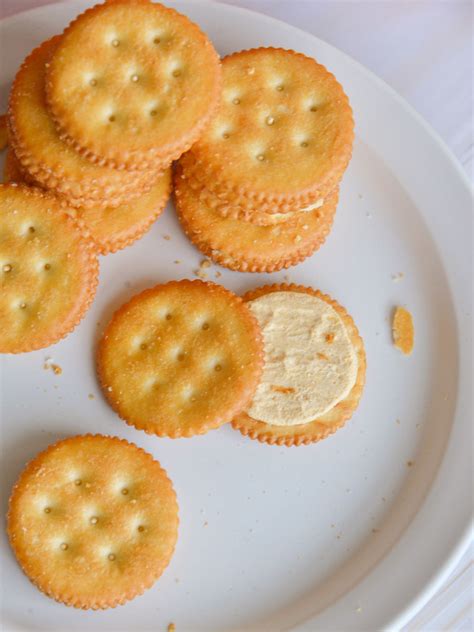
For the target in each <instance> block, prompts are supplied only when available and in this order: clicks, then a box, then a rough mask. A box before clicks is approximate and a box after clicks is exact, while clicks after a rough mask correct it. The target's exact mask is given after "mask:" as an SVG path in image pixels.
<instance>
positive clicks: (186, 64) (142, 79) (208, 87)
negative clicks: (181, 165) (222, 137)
mask: <svg viewBox="0 0 474 632" xmlns="http://www.w3.org/2000/svg"><path fill="white" fill-rule="evenodd" d="M220 87H221V84H220V61H219V57H218V55H217V53H216V51H215V50H214V48H213V46H212V44H211V42H210V41H209V39H208V38H207V37H206V36H205V35H204V33H203V32H202V31H201V30H200V29H199V28H198V27H197V25H196V24H194V23H193V22H191V21H190V20H189V19H188V18H187V17H185V16H184V15H181V14H180V13H178V12H177V11H174V10H173V9H169V8H167V7H164V6H163V5H161V4H154V3H151V2H148V0H116V1H114V2H108V3H105V4H100V5H97V6H95V7H93V8H92V9H89V10H87V11H86V12H85V13H83V14H81V15H80V16H79V17H78V18H76V19H75V20H74V21H73V22H72V23H71V24H70V25H69V27H68V28H67V29H66V30H65V32H64V34H63V36H62V39H61V41H60V43H59V45H58V47H57V49H56V51H55V53H54V55H53V56H52V58H51V61H50V63H49V67H48V69H47V79H46V94H47V100H48V104H49V107H50V110H51V112H52V115H53V117H54V119H55V122H56V124H57V126H58V129H59V130H60V131H61V134H62V136H63V137H64V138H66V139H67V140H68V141H69V142H70V143H71V144H73V145H74V146H75V147H76V148H77V149H78V151H80V152H81V153H83V154H84V155H86V156H88V157H89V158H91V159H92V160H94V161H96V162H106V163H108V164H111V165H115V166H117V167H121V168H127V169H129V168H144V167H147V166H150V165H151V166H153V164H154V163H156V162H157V161H160V160H161V161H163V160H166V161H168V162H169V161H171V160H172V159H175V158H177V157H178V156H180V155H181V154H182V153H183V152H184V151H186V150H187V149H188V148H189V147H190V146H191V145H192V144H193V143H194V142H195V141H196V140H197V138H198V137H199V136H200V135H201V133H202V131H203V129H204V127H205V126H206V125H207V123H208V122H209V121H210V119H211V117H212V116H213V115H214V111H215V109H216V106H217V104H218V99H219V95H220Z"/></svg>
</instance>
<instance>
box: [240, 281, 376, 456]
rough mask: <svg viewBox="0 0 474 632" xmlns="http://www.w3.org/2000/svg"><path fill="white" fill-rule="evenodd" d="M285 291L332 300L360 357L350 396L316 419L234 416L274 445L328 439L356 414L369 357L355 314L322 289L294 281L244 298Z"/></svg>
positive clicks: (252, 436)
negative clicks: (285, 422)
mask: <svg viewBox="0 0 474 632" xmlns="http://www.w3.org/2000/svg"><path fill="white" fill-rule="evenodd" d="M284 291H288V292H303V293H307V294H310V295H313V296H316V297H318V298H320V299H322V300H324V301H326V302H328V303H329V304H330V305H331V306H332V307H333V308H334V309H335V310H336V312H337V313H338V315H339V316H340V318H341V319H342V321H343V323H344V325H345V327H346V330H347V333H348V334H349V337H350V339H351V342H352V344H353V346H354V349H355V351H356V354H357V360H358V368H357V376H356V381H355V384H354V386H353V387H352V390H351V391H350V393H349V394H348V396H347V397H346V398H345V399H343V400H342V401H340V402H339V403H338V404H336V406H334V407H333V408H332V409H331V410H329V412H327V413H325V414H323V415H322V416H320V417H318V418H317V419H315V420H314V421H311V422H309V423H305V424H300V425H294V426H276V425H272V424H268V423H264V422H261V421H256V420H255V419H252V418H251V417H250V416H249V415H248V414H247V413H245V412H242V413H240V414H239V415H237V416H236V417H235V418H234V419H233V420H232V426H233V427H234V428H235V429H236V430H240V432H241V433H242V434H243V435H245V436H248V437H249V438H250V439H258V441H260V442H263V443H269V444H271V445H273V444H276V445H286V446H288V447H290V446H298V445H301V444H309V443H314V442H315V441H320V440H321V439H325V438H326V437H328V436H329V435H331V434H332V433H334V432H335V431H336V430H338V429H339V428H341V427H342V426H343V425H344V424H345V423H346V421H347V420H348V419H350V417H352V414H353V413H354V411H355V410H356V408H357V406H358V404H359V401H360V398H361V396H362V391H363V388H364V383H365V372H366V358H365V351H364V343H363V340H362V338H361V337H360V335H359V332H358V331H357V327H356V326H355V324H354V321H353V320H352V318H351V317H350V316H349V314H348V313H347V312H346V310H345V309H344V308H343V307H342V306H341V305H339V303H337V302H336V301H334V300H333V299H331V298H330V297H329V296H327V295H326V294H322V293H321V292H320V291H319V290H314V289H312V288H308V287H304V286H301V285H294V284H280V285H278V284H276V285H266V286H263V287H260V288H257V289H255V290H252V291H250V292H247V294H245V295H244V296H243V299H244V301H252V300H254V299H256V298H258V297H259V296H263V295H264V294H268V293H270V292H284ZM328 343H329V341H328Z"/></svg>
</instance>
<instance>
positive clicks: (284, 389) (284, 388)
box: [270, 385, 295, 395]
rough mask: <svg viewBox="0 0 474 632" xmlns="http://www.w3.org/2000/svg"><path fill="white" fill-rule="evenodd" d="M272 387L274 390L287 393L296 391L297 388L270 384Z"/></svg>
mask: <svg viewBox="0 0 474 632" xmlns="http://www.w3.org/2000/svg"><path fill="white" fill-rule="evenodd" d="M270 388H271V389H272V391H275V392H276V393H284V394H285V395H286V394H288V393H294V392H295V389H294V388H293V387H292V386H274V385H272V386H270Z"/></svg>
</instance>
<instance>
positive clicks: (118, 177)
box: [8, 36, 159, 206]
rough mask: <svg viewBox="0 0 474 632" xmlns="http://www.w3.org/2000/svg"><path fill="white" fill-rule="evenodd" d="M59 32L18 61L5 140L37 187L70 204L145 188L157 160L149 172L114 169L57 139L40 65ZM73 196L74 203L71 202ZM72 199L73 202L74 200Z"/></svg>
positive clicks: (122, 197) (116, 197)
mask: <svg viewBox="0 0 474 632" xmlns="http://www.w3.org/2000/svg"><path fill="white" fill-rule="evenodd" d="M60 40H61V38H60V36H56V37H53V38H52V39H50V40H48V41H46V42H43V44H41V46H39V47H38V48H36V49H35V50H34V51H33V52H32V53H30V55H28V57H27V58H26V59H25V61H24V62H23V64H22V66H21V68H20V70H19V71H18V73H17V75H16V77H15V81H14V83H13V86H12V89H11V92H10V100H9V110H8V117H9V125H10V130H11V143H12V146H13V148H14V150H15V154H16V156H17V158H18V160H19V162H20V163H21V166H22V170H23V171H24V172H26V173H28V174H29V175H30V176H31V178H33V179H34V180H35V181H36V182H38V183H39V184H40V185H41V186H43V187H46V188H48V189H52V190H54V192H55V193H57V194H59V195H63V196H66V197H67V199H68V202H69V203H70V204H72V205H73V206H78V205H79V206H85V205H86V201H90V202H91V203H92V204H94V205H95V206H97V205H98V203H99V202H104V201H105V202H107V203H108V204H109V205H111V202H112V200H118V203H124V202H126V201H127V200H129V199H132V198H133V197H137V196H139V195H140V194H141V193H142V192H145V191H147V190H149V189H150V187H151V185H152V184H153V182H154V181H155V179H156V174H157V173H158V172H159V168H158V167H159V165H156V168H155V169H153V170H149V171H143V172H139V171H135V172H128V171H119V170H117V169H112V168H110V167H103V166H99V165H95V164H93V163H92V162H90V161H89V160H86V159H85V158H84V157H82V156H81V155H80V154H79V153H77V152H76V151H74V149H73V148H72V147H70V146H69V145H68V144H67V143H65V142H64V141H62V140H61V139H60V138H59V134H58V132H57V130H56V127H55V125H54V122H53V120H52V118H51V116H50V113H49V111H48V109H47V107H46V102H45V95H44V75H45V65H46V63H47V62H48V60H49V59H50V57H51V54H52V53H53V52H54V51H55V50H56V48H57V46H58V44H59V42H60ZM76 200H77V202H76ZM75 202H76V203H75Z"/></svg>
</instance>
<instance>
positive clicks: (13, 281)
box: [0, 185, 98, 353]
mask: <svg viewBox="0 0 474 632" xmlns="http://www.w3.org/2000/svg"><path fill="white" fill-rule="evenodd" d="M94 252H95V250H94V248H93V246H92V243H91V241H90V240H89V239H87V238H85V237H84V236H83V235H82V233H81V232H80V230H79V229H78V227H77V226H76V225H75V224H74V222H73V221H72V220H71V218H69V217H68V216H67V215H66V214H65V213H64V211H63V210H62V208H61V207H60V206H59V204H58V202H57V200H56V199H55V198H54V197H53V196H51V195H48V194H46V193H43V192H42V191H39V190H38V189H30V188H28V187H24V186H21V185H0V353H19V352H22V351H31V350H33V349H40V348H42V347H47V346H48V345H50V344H53V342H57V341H58V340H60V339H61V338H62V337H63V336H65V335H66V334H67V333H69V332H70V331H71V330H72V329H73V328H74V327H75V326H76V325H77V323H78V322H79V321H80V320H81V318H82V317H83V316H84V313H85V311H86V310H87V308H88V307H89V305H90V303H91V301H92V299H93V297H94V294H95V289H96V286H97V276H98V263H97V258H96V256H95V254H94Z"/></svg>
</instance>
